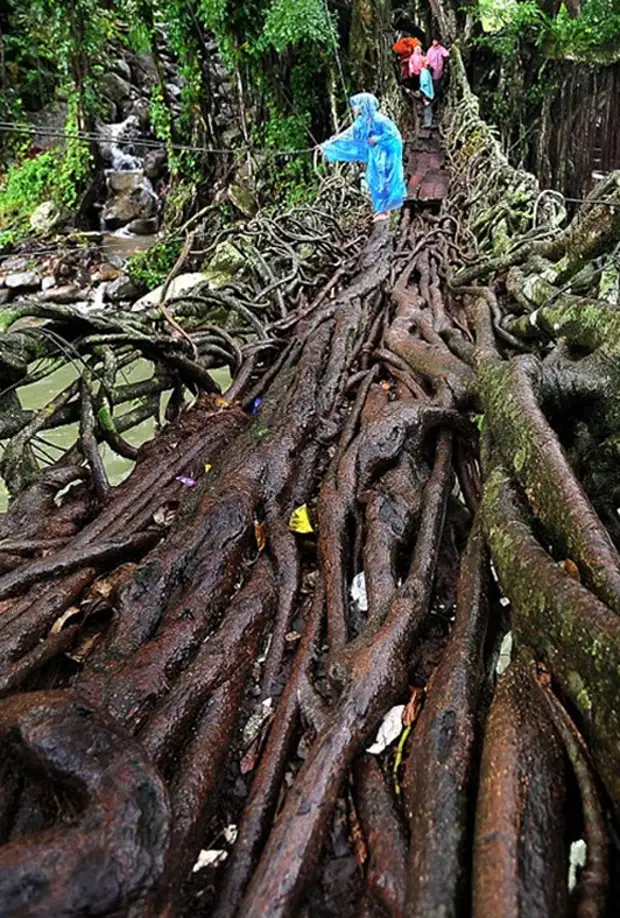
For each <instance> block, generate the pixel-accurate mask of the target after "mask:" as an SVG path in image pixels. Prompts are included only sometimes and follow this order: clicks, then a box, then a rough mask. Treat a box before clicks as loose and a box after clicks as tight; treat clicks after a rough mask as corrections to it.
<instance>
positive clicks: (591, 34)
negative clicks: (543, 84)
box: [549, 0, 620, 55]
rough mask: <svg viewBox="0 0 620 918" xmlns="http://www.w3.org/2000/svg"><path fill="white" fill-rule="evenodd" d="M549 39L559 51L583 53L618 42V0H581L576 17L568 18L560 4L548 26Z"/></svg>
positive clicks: (619, 17)
mask: <svg viewBox="0 0 620 918" xmlns="http://www.w3.org/2000/svg"><path fill="white" fill-rule="evenodd" d="M549 39H550V42H551V44H552V47H553V49H554V50H555V51H556V52H558V53H570V54H571V55H584V54H588V52H599V51H601V50H604V49H605V48H606V47H607V48H613V47H615V48H617V46H618V44H619V43H620V8H619V6H618V2H617V0H584V3H583V6H582V13H581V16H580V17H579V18H578V19H571V17H570V16H569V15H568V12H567V10H566V7H565V6H564V4H562V6H561V8H560V11H559V13H558V15H557V16H556V18H555V19H553V20H552V21H551V24H550V27H549Z"/></svg>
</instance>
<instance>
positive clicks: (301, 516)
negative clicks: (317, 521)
mask: <svg viewBox="0 0 620 918" xmlns="http://www.w3.org/2000/svg"><path fill="white" fill-rule="evenodd" d="M288 525H289V529H292V530H293V532H301V533H306V532H314V530H313V528H312V523H311V522H310V516H309V514H308V506H307V504H302V505H301V507H297V508H296V509H295V510H293V512H292V513H291V517H290V519H289V521H288Z"/></svg>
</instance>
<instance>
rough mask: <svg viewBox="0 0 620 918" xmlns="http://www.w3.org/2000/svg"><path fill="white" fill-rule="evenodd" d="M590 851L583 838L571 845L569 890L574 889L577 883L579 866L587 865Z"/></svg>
mask: <svg viewBox="0 0 620 918" xmlns="http://www.w3.org/2000/svg"><path fill="white" fill-rule="evenodd" d="M587 853H588V846H587V845H586V843H585V841H584V840H583V838H580V839H579V841H574V842H573V843H572V844H571V846H570V857H569V859H568V861H569V862H568V891H569V892H572V890H573V889H574V888H575V886H576V885H577V868H578V867H585V866H586V856H587Z"/></svg>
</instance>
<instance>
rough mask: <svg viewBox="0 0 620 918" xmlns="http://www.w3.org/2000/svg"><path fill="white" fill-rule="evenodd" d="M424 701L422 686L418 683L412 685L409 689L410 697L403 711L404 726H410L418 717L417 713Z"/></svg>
mask: <svg viewBox="0 0 620 918" xmlns="http://www.w3.org/2000/svg"><path fill="white" fill-rule="evenodd" d="M423 703H424V688H423V687H422V686H419V685H414V687H413V688H412V689H411V698H410V699H409V701H408V702H407V706H406V708H405V710H404V712H403V724H404V725H405V726H406V727H410V726H411V724H414V723H415V722H416V720H417V719H418V715H419V713H420V711H421V710H422V704H423Z"/></svg>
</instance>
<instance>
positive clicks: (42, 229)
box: [30, 201, 68, 235]
mask: <svg viewBox="0 0 620 918" xmlns="http://www.w3.org/2000/svg"><path fill="white" fill-rule="evenodd" d="M67 217H68V214H67V212H66V211H65V210H64V209H63V208H62V207H59V206H58V204H55V203H54V201H43V203H42V204H39V206H38V207H37V209H36V210H35V211H33V213H32V215H31V217H30V226H31V227H32V229H33V230H35V232H37V233H43V235H47V234H48V233H51V232H53V231H54V230H55V229H57V227H59V226H61V225H62V224H63V223H64V222H65V220H66V219H67Z"/></svg>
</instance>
